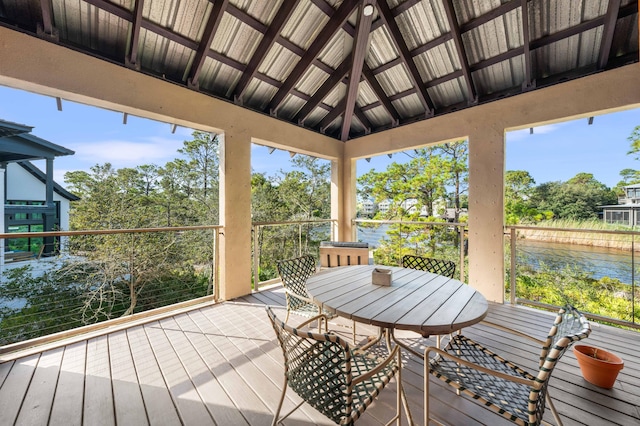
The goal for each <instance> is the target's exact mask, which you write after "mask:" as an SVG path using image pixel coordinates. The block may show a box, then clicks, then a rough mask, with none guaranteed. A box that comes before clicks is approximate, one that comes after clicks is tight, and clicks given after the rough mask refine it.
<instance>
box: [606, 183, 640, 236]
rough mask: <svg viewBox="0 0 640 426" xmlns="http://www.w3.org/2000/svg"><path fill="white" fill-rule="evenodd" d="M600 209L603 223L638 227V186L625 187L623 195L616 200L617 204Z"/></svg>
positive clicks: (639, 222)
mask: <svg viewBox="0 0 640 426" xmlns="http://www.w3.org/2000/svg"><path fill="white" fill-rule="evenodd" d="M601 207H602V219H603V220H604V222H605V223H617V224H621V225H628V226H635V225H640V184H635V185H628V186H625V187H624V195H623V196H622V197H619V198H618V204H615V205H611V206H601Z"/></svg>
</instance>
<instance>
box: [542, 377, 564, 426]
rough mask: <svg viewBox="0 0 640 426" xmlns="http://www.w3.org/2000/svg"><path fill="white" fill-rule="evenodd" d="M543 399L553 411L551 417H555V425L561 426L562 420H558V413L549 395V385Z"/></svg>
mask: <svg viewBox="0 0 640 426" xmlns="http://www.w3.org/2000/svg"><path fill="white" fill-rule="evenodd" d="M545 401H546V403H547V405H548V406H549V409H550V410H551V412H552V413H553V418H554V419H556V424H557V426H562V420H560V415H559V414H558V412H557V411H556V407H555V406H554V405H553V402H552V401H551V397H550V396H549V387H548V386H547V394H546V396H545Z"/></svg>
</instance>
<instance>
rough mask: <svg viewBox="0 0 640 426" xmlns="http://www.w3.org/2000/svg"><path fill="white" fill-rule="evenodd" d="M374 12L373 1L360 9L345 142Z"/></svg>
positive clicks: (343, 133)
mask: <svg viewBox="0 0 640 426" xmlns="http://www.w3.org/2000/svg"><path fill="white" fill-rule="evenodd" d="M373 12H374V7H373V4H371V0H366V1H364V2H363V3H362V4H361V5H360V7H359V9H358V21H357V23H356V35H355V38H354V40H353V50H352V51H351V71H350V72H349V83H348V84H347V95H346V101H345V110H344V118H343V120H342V132H341V137H340V140H342V141H343V142H345V141H346V140H347V139H349V130H350V129H351V119H352V117H353V108H354V107H355V106H356V99H357V98H358V88H359V87H360V76H361V75H362V65H363V64H364V58H365V57H366V56H367V53H368V52H369V32H370V31H371V22H372V21H373Z"/></svg>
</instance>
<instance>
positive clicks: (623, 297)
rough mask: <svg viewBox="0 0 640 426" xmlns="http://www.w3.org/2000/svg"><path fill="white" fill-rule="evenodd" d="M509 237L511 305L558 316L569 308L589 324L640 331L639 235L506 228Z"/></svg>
mask: <svg viewBox="0 0 640 426" xmlns="http://www.w3.org/2000/svg"><path fill="white" fill-rule="evenodd" d="M505 236H506V243H505V244H507V247H506V249H505V253H507V255H508V257H507V258H506V259H505V264H506V268H507V279H506V285H505V289H506V295H507V300H509V301H510V302H511V303H512V304H516V303H518V304H527V305H532V306H536V307H540V308H545V309H552V310H555V309H557V306H558V305H562V304H564V303H567V302H568V303H571V304H573V305H574V306H576V307H577V308H578V309H580V310H582V311H583V312H585V314H587V316H588V317H590V318H591V319H595V320H598V321H602V322H606V323H610V324H617V325H623V326H627V327H632V328H640V306H639V302H640V289H638V286H637V285H636V274H635V269H636V261H635V260H636V251H638V250H640V245H638V244H636V240H637V239H638V236H640V232H638V231H633V230H606V229H578V228H554V227H534V226H508V227H506V232H505ZM542 251H544V252H545V254H544V255H542V254H541V253H542Z"/></svg>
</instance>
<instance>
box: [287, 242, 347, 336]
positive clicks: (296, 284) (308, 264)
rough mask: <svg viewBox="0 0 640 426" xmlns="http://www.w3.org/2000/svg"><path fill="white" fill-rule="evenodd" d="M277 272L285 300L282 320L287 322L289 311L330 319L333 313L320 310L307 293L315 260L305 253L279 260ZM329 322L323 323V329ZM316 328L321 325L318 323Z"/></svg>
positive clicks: (304, 315) (319, 327)
mask: <svg viewBox="0 0 640 426" xmlns="http://www.w3.org/2000/svg"><path fill="white" fill-rule="evenodd" d="M277 268H278V274H279V275H280V279H281V280H282V286H283V287H284V294H285V297H286V300H287V316H286V317H285V319H284V322H289V315H290V314H291V313H293V314H296V315H300V316H303V317H306V318H310V317H314V316H316V315H318V314H321V313H322V314H324V316H325V318H328V319H331V318H334V317H335V315H333V314H332V313H330V312H329V311H326V310H322V308H321V307H320V305H319V304H317V303H315V302H314V301H313V300H311V298H310V297H309V294H308V293H307V279H308V278H309V277H310V276H311V275H313V274H314V273H315V272H316V260H315V258H314V257H313V256H311V255H309V254H307V255H304V256H300V257H296V258H293V259H286V260H280V261H278V263H277ZM328 327H329V324H328V323H325V330H328ZM318 330H320V331H321V325H320V324H319V323H318ZM352 331H353V333H352V334H353V343H354V344H355V343H356V329H355V323H354V325H353V330H352Z"/></svg>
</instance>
